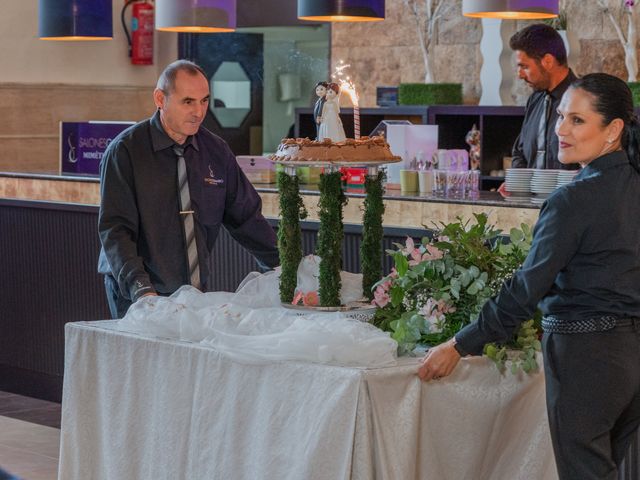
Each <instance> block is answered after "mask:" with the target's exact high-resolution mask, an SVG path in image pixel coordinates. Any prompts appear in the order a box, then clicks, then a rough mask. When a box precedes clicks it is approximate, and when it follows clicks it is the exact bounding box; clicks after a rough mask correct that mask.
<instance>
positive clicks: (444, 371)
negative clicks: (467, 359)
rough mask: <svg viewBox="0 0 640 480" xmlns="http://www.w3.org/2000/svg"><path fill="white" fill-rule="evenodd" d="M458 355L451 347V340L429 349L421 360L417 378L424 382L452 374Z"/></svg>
mask: <svg viewBox="0 0 640 480" xmlns="http://www.w3.org/2000/svg"><path fill="white" fill-rule="evenodd" d="M459 361H460V354H459V353H458V351H457V350H456V349H455V347H454V346H453V338H452V339H451V340H449V341H448V342H445V343H443V344H441V345H438V346H437V347H434V348H430V349H429V350H428V351H427V354H426V355H425V357H424V358H423V359H422V365H421V366H420V368H419V369H418V376H419V377H420V378H421V379H422V380H424V381H429V380H437V379H439V378H442V377H446V376H448V375H450V374H451V372H453V369H454V368H456V365H458V362H459Z"/></svg>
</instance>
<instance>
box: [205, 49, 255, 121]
mask: <svg viewBox="0 0 640 480" xmlns="http://www.w3.org/2000/svg"><path fill="white" fill-rule="evenodd" d="M209 84H210V88H211V98H212V99H211V101H210V102H209V108H210V109H211V112H212V113H213V115H214V116H215V117H216V120H218V122H219V123H220V125H221V126H222V127H225V128H237V127H239V126H240V125H242V122H243V121H244V119H245V118H247V115H248V114H249V112H250V111H251V80H250V79H249V76H248V75H247V74H246V72H245V71H244V69H243V68H242V65H240V63H238V62H222V63H221V64H220V66H219V67H218V69H217V70H216V71H215V73H214V74H213V76H212V77H211V79H210V81H209Z"/></svg>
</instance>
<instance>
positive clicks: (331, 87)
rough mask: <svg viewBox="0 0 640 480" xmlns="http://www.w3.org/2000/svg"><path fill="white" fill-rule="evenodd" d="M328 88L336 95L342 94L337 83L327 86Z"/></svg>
mask: <svg viewBox="0 0 640 480" xmlns="http://www.w3.org/2000/svg"><path fill="white" fill-rule="evenodd" d="M327 88H330V89H331V90H333V91H334V92H336V93H340V85H338V84H337V83H330V84H329V85H327Z"/></svg>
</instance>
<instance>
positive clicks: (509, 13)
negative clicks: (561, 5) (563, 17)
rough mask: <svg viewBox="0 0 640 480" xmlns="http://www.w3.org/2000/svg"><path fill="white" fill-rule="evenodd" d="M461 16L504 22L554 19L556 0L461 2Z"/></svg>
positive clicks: (471, 0) (555, 15)
mask: <svg viewBox="0 0 640 480" xmlns="http://www.w3.org/2000/svg"><path fill="white" fill-rule="evenodd" d="M462 14H463V15H464V16H465V17H474V18H501V19H506V20H535V19H544V18H554V17H557V16H558V0H462Z"/></svg>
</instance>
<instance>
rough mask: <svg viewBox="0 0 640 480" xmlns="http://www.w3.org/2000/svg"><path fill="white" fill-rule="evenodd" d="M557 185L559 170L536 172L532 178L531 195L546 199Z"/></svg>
mask: <svg viewBox="0 0 640 480" xmlns="http://www.w3.org/2000/svg"><path fill="white" fill-rule="evenodd" d="M557 183H558V171H557V170H536V171H534V172H533V176H532V177H531V193H534V194H536V195H537V196H539V197H546V196H548V195H549V194H550V193H551V192H553V191H554V190H555V189H556V184H557Z"/></svg>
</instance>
